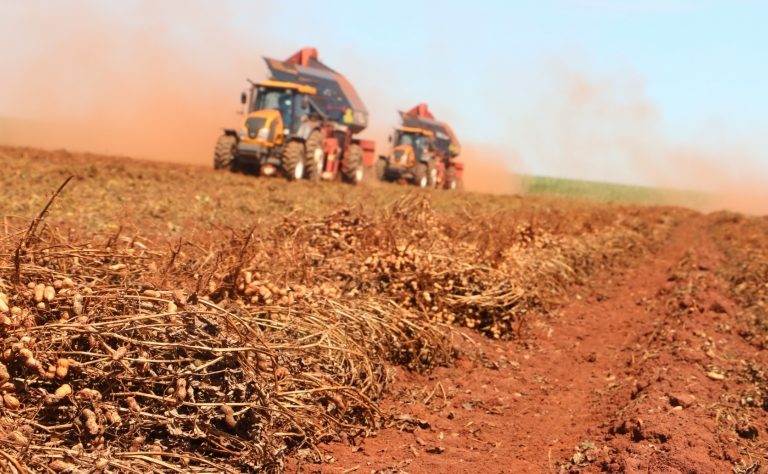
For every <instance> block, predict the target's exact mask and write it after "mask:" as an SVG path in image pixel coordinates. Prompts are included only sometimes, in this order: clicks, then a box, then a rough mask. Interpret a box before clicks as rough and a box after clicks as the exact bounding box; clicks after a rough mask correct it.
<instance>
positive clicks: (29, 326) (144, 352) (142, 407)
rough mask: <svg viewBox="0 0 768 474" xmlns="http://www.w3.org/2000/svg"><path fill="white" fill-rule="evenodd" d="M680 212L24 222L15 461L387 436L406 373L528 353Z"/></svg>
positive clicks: (224, 454) (108, 466) (24, 467)
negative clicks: (583, 285)
mask: <svg viewBox="0 0 768 474" xmlns="http://www.w3.org/2000/svg"><path fill="white" fill-rule="evenodd" d="M281 185H282V184H281ZM53 207H54V208H55V207H56V206H53ZM53 212H55V209H54V211H53ZM678 213H679V211H675V210H670V209H659V208H647V209H644V208H622V207H615V206H595V207H593V208H590V211H589V212H582V213H579V214H574V215H570V214H567V213H565V214H564V213H562V212H557V211H554V210H551V209H550V210H547V209H544V210H542V211H541V212H539V213H529V214H520V213H514V212H511V211H509V212H508V211H504V210H501V211H498V212H492V213H473V212H470V211H469V210H466V209H465V210H463V211H461V212H456V213H445V212H443V213H441V212H436V211H435V210H433V209H432V207H431V204H430V200H429V199H428V198H427V197H425V196H424V195H423V194H412V195H408V196H406V197H404V198H402V199H400V200H398V201H397V202H394V203H393V204H391V205H390V206H388V207H386V208H384V209H382V210H373V211H372V210H370V209H365V208H363V207H354V206H353V207H344V208H341V209H339V210H336V211H334V212H331V213H330V214H328V215H326V216H325V217H321V218H314V217H310V216H306V215H305V216H303V217H300V216H290V215H289V216H286V217H285V219H284V220H283V221H282V222H278V223H277V224H276V225H275V226H273V227H271V228H264V227H258V226H257V227H251V228H249V229H248V230H246V231H241V230H240V231H238V230H226V229H224V228H218V229H215V231H214V232H213V235H214V236H215V238H210V237H211V236H210V235H209V236H208V237H207V238H204V237H201V235H200V234H194V235H192V234H190V235H182V236H180V237H179V238H178V239H174V241H173V244H172V245H170V246H169V247H167V248H166V247H164V246H161V245H157V244H154V243H153V242H152V241H150V240H148V239H146V238H144V237H133V236H126V235H122V233H121V232H116V233H114V234H111V235H107V236H102V235H93V234H82V233H80V232H77V231H70V230H67V231H66V233H62V232H60V231H58V230H57V228H55V227H49V226H46V225H44V223H43V224H42V225H41V222H42V219H36V220H33V221H32V222H33V225H32V226H29V228H27V226H24V227H20V226H19V227H18V228H17V229H14V228H13V226H11V227H10V228H7V229H6V232H5V236H4V238H3V240H2V243H0V276H1V278H2V280H0V291H1V292H2V294H0V331H2V335H3V344H2V348H1V349H2V353H1V354H0V361H1V362H2V364H0V391H1V392H2V405H3V407H2V416H1V417H0V433H2V435H3V436H2V438H3V441H2V444H0V464H2V466H3V468H4V469H5V470H8V471H12V470H14V469H15V470H16V471H18V472H26V471H31V472H50V471H54V472H142V473H146V472H263V471H280V470H281V469H282V467H283V459H284V457H285V455H286V454H288V453H293V454H295V455H299V456H304V457H310V458H312V457H315V456H316V451H315V446H316V444H317V443H319V442H323V441H330V440H335V439H345V438H354V437H357V436H365V435H367V434H369V433H370V432H371V431H373V430H375V429H376V428H377V427H379V426H380V425H381V423H384V422H386V416H383V414H381V413H380V412H379V409H378V407H377V400H378V399H379V398H380V397H381V396H382V394H383V393H384V391H385V389H386V387H387V384H388V382H389V381H390V380H389V379H390V377H391V375H390V373H389V371H388V370H387V367H388V364H400V365H403V366H406V367H408V368H410V369H413V370H428V369H430V368H431V367H434V366H436V365H440V364H447V363H450V361H451V359H452V357H453V353H452V344H451V337H452V330H451V329H450V328H451V325H461V326H467V327H470V328H476V329H479V330H480V331H482V332H483V333H485V334H487V335H490V336H492V337H504V338H507V337H513V336H514V335H515V334H517V333H518V332H519V331H520V327H521V323H522V321H523V318H524V316H525V315H526V314H529V313H530V312H532V311H543V312H545V311H547V310H548V309H550V308H552V307H554V306H555V305H556V304H557V301H558V299H559V298H561V297H562V296H563V295H564V293H565V292H566V291H567V289H568V288H570V287H572V285H574V284H578V283H580V282H581V281H583V280H585V279H586V278H588V277H589V276H590V274H593V273H594V272H597V271H604V270H610V269H611V268H613V267H615V266H616V265H619V264H622V265H623V264H627V263H629V262H631V261H632V260H633V259H634V258H636V257H638V256H640V255H642V254H643V253H644V252H645V251H646V249H648V248H649V247H652V246H654V245H656V244H657V243H659V242H661V241H662V240H663V239H664V238H665V237H666V236H667V234H668V232H669V231H670V229H671V228H672V227H673V226H674V224H675V222H676V218H677V216H678ZM40 217H43V216H42V215H41V216H40ZM94 469H95V471H94Z"/></svg>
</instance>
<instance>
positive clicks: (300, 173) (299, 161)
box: [281, 141, 305, 181]
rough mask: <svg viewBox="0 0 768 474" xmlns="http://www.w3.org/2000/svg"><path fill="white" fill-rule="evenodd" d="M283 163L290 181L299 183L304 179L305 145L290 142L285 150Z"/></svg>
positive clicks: (284, 170)
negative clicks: (298, 181)
mask: <svg viewBox="0 0 768 474" xmlns="http://www.w3.org/2000/svg"><path fill="white" fill-rule="evenodd" d="M281 161H282V165H283V172H284V173H285V177H286V178H288V181H297V180H299V179H302V178H303V177H304V170H305V167H304V145H303V144H302V143H301V142H297V141H292V142H288V143H287V144H286V145H285V148H283V156H282V160H281Z"/></svg>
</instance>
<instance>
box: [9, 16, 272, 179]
mask: <svg viewBox="0 0 768 474" xmlns="http://www.w3.org/2000/svg"><path fill="white" fill-rule="evenodd" d="M4 8H5V9H10V10H11V11H12V12H13V11H14V9H15V10H16V11H15V15H12V17H15V18H16V20H17V21H21V22H23V24H24V25H25V31H24V35H25V38H26V39H27V40H28V41H35V45H34V48H32V51H31V53H25V54H24V56H23V57H18V58H13V60H12V61H11V63H10V64H13V74H11V75H9V76H7V77H6V78H5V81H6V84H5V86H4V91H3V92H2V94H3V95H2V96H0V99H1V100H0V107H1V109H0V116H2V115H3V114H5V113H8V110H11V111H12V113H13V114H14V115H15V116H12V117H8V118H6V119H4V126H3V131H2V132H0V139H2V140H3V141H5V142H10V143H16V144H23V143H33V144H36V145H40V146H47V147H66V148H71V149H76V150H91V151H96V152H110V153H115V154H122V155H131V156H138V157H145V158H151V159H158V160H170V161H174V162H186V163H193V164H200V165H208V164H209V161H210V154H211V150H212V147H213V143H214V142H215V139H216V137H217V135H218V134H219V132H220V129H221V127H223V126H228V125H231V124H232V123H234V121H235V120H237V118H238V116H237V112H238V109H239V102H238V101H237V98H238V94H239V91H240V90H241V89H242V88H243V87H244V86H245V84H246V82H245V78H246V77H254V78H259V77H260V76H261V75H262V74H263V71H264V70H265V68H264V67H263V64H262V61H261V58H260V55H261V54H262V51H258V50H255V49H254V48H252V47H249V46H247V45H246V46H243V45H242V43H241V41H239V40H240V39H239V38H238V37H236V36H235V35H233V34H232V33H231V32H230V30H229V29H228V28H225V27H221V26H220V25H226V24H227V23H228V21H229V19H230V18H231V16H232V15H233V14H234V12H233V11H232V10H231V9H230V7H229V6H228V5H226V4H213V3H203V2H163V3H156V2H139V3H136V4H134V6H133V7H132V8H131V10H132V11H131V12H129V14H131V15H139V16H140V17H141V18H142V21H141V22H140V23H139V25H128V24H126V23H125V22H124V21H122V20H121V18H120V16H121V14H122V13H123V12H121V11H119V10H118V11H115V10H110V9H109V7H107V6H106V4H100V3H96V2H94V3H86V2H74V5H73V4H72V3H70V4H68V5H67V7H64V6H63V5H59V6H58V7H56V6H54V7H52V6H51V5H49V4H44V3H41V4H38V5H37V6H36V8H30V7H28V6H25V7H21V6H19V7H14V6H6V7H4ZM180 13H181V14H183V15H184V18H186V23H184V25H182V27H179V26H178V25H179V23H178V22H174V21H173V20H174V18H176V17H177V16H178V15H179V14H180ZM5 31H6V34H7V36H8V37H4V38H3V41H4V43H6V44H9V43H12V42H13V41H14V38H13V37H11V35H12V34H13V33H11V32H13V31H15V30H14V29H11V30H9V29H5ZM0 35H3V33H0ZM3 36H5V35H3ZM235 46H237V47H235ZM11 53H12V52H11ZM7 61H8V60H7V59H6V63H7Z"/></svg>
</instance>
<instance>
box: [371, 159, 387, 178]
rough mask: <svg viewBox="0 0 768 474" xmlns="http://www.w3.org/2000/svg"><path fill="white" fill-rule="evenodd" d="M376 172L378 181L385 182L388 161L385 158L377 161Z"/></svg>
mask: <svg viewBox="0 0 768 474" xmlns="http://www.w3.org/2000/svg"><path fill="white" fill-rule="evenodd" d="M374 171H375V172H376V179H377V180H378V181H384V178H385V175H386V173H387V160H386V159H385V158H379V159H378V160H376V168H375V170H374Z"/></svg>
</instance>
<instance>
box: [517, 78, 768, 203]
mask: <svg viewBox="0 0 768 474" xmlns="http://www.w3.org/2000/svg"><path fill="white" fill-rule="evenodd" d="M551 72H552V74H551V76H550V82H549V84H548V92H546V93H544V94H542V99H541V100H540V101H539V102H538V103H537V105H536V110H537V112H536V113H535V114H533V120H531V124H530V125H529V128H528V129H527V130H524V135H525V136H527V137H533V138H531V139H529V142H528V144H527V146H524V157H525V158H530V160H532V161H535V160H539V161H540V162H541V163H544V165H545V166H546V167H547V168H548V169H551V170H555V172H554V173H551V174H553V175H556V176H562V177H571V178H577V179H587V180H594V181H607V182H614V183H628V184H639V185H644V186H651V187H654V188H658V189H661V190H662V193H664V192H665V191H664V190H666V195H667V196H677V198H675V199H677V200H678V202H677V203H679V204H681V205H687V206H694V207H697V208H699V209H701V210H705V211H711V210H718V209H725V208H727V209H732V210H738V211H743V212H750V213H768V191H766V189H765V185H764V182H765V177H766V174H767V171H768V170H765V169H761V167H760V166H759V164H758V163H757V161H756V160H755V156H754V155H753V154H752V153H750V151H749V149H748V148H747V147H741V148H739V147H735V146H732V145H731V146H728V145H726V144H727V143H728V141H727V140H726V139H725V137H717V136H715V137H712V136H708V137H701V139H700V140H699V141H700V142H701V143H711V142H713V141H714V142H715V143H722V145H720V146H715V145H709V146H705V145H702V144H697V143H693V144H690V143H678V142H675V141H673V140H671V139H669V138H668V137H667V136H666V135H665V133H664V129H663V126H662V122H663V116H662V113H661V112H660V110H659V108H658V107H656V105H655V104H654V103H653V102H652V101H651V100H650V99H649V98H648V96H647V94H646V93H645V88H644V84H643V81H642V80H640V79H638V78H636V77H632V76H628V75H624V76H621V77H610V78H606V79H601V80H597V79H594V78H592V77H590V76H589V75H586V74H584V73H581V72H577V71H574V70H568V69H564V68H560V69H557V70H554V71H551ZM705 138H706V139H705ZM683 190H685V191H690V192H692V193H699V195H700V196H699V198H697V199H694V200H692V201H691V200H688V199H681V198H680V197H681V196H684V194H685V193H682V192H679V191H683Z"/></svg>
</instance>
